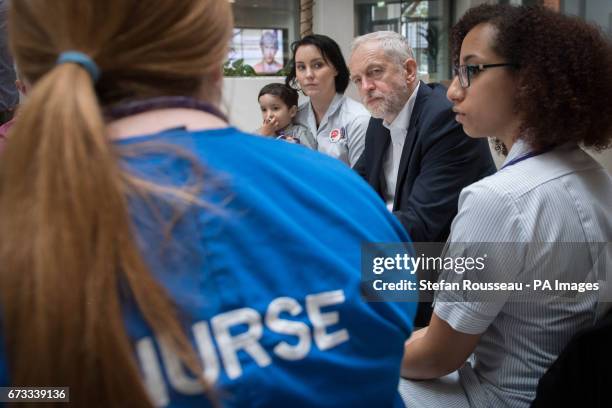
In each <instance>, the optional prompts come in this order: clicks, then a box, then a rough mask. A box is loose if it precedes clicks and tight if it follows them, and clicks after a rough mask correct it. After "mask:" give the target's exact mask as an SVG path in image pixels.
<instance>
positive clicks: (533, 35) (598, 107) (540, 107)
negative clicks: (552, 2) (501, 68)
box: [451, 5, 612, 150]
mask: <svg viewBox="0 0 612 408" xmlns="http://www.w3.org/2000/svg"><path fill="white" fill-rule="evenodd" d="M482 23H488V24H491V25H492V26H494V27H495V28H496V29H497V35H496V38H495V40H494V43H493V44H491V48H492V50H493V51H494V52H495V53H496V54H498V55H499V56H500V57H502V58H504V59H505V60H506V61H508V62H511V63H515V64H517V65H518V68H517V69H516V70H515V71H514V72H515V75H516V78H517V84H518V88H517V92H516V96H515V97H516V100H515V109H516V111H517V112H518V113H519V114H520V115H521V118H522V126H521V136H520V137H521V139H523V140H525V141H526V142H527V143H529V144H530V145H531V146H532V147H533V148H534V149H536V150H540V149H546V148H550V147H554V146H558V145H561V144H563V143H566V142H574V143H582V144H583V145H584V146H586V147H592V148H594V149H595V150H602V149H606V148H608V147H610V145H611V144H612V102H611V100H612V44H611V43H610V39H609V38H607V37H606V35H605V34H603V33H602V32H601V30H600V29H599V28H597V27H596V26H594V25H591V24H589V23H586V22H584V21H583V20H580V19H579V18H577V17H569V16H565V15H562V14H559V13H556V12H554V11H552V10H549V9H546V8H544V7H525V6H518V7H516V6H508V5H481V6H478V7H475V8H472V9H470V10H468V11H467V12H466V13H465V15H464V16H463V17H462V18H461V19H460V20H459V22H458V23H457V24H456V25H455V26H454V27H453V30H452V35H451V46H452V59H453V63H454V64H455V65H459V53H460V50H461V44H462V42H463V39H464V38H465V36H466V35H467V33H468V32H469V31H470V30H471V29H472V28H474V27H475V26H477V25H479V24H482Z"/></svg>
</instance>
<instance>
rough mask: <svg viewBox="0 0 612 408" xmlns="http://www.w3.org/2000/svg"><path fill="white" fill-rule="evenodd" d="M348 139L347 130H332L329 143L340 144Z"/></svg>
mask: <svg viewBox="0 0 612 408" xmlns="http://www.w3.org/2000/svg"><path fill="white" fill-rule="evenodd" d="M345 137H346V129H344V128H343V127H341V128H338V129H332V130H331V131H330V132H329V141H330V142H332V143H338V142H339V141H340V140H342V139H344V138H345Z"/></svg>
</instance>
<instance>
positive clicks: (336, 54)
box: [285, 34, 350, 94]
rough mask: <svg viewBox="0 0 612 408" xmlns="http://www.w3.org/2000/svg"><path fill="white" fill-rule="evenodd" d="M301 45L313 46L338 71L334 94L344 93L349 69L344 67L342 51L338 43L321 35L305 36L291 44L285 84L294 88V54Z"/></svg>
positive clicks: (347, 82)
mask: <svg viewBox="0 0 612 408" xmlns="http://www.w3.org/2000/svg"><path fill="white" fill-rule="evenodd" d="M302 45H314V46H315V47H317V48H318V49H319V51H320V52H321V55H322V56H323V59H324V60H325V62H327V63H328V64H331V65H332V66H333V67H334V68H336V71H338V75H336V79H335V85H336V92H338V93H341V94H342V93H344V91H346V88H347V87H348V84H349V77H350V73H349V69H348V67H347V66H346V61H344V57H343V56H342V51H341V50H340V46H339V45H338V43H336V42H335V41H334V40H332V39H331V38H329V37H328V36H326V35H322V34H311V35H307V36H305V37H304V38H302V39H300V40H297V41H295V42H294V43H293V44H291V61H290V62H289V74H288V75H287V78H285V84H287V86H290V87H292V88H295V87H296V84H295V83H296V78H295V53H296V51H297V49H298V48H300V47H301V46H302Z"/></svg>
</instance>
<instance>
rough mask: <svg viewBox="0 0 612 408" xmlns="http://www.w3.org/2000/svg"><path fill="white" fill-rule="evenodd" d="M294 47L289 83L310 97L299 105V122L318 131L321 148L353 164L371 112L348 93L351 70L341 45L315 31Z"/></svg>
mask: <svg viewBox="0 0 612 408" xmlns="http://www.w3.org/2000/svg"><path fill="white" fill-rule="evenodd" d="M291 51H292V58H291V62H290V71H289V75H287V78H286V80H285V83H286V84H287V85H289V86H292V87H294V88H299V89H301V90H302V92H304V95H306V96H308V97H309V99H310V100H309V101H308V102H306V103H304V104H302V105H301V106H300V107H299V109H298V113H297V116H296V119H295V120H296V122H297V123H300V124H301V125H304V126H306V127H308V128H309V130H310V132H311V133H312V134H313V135H316V139H317V143H318V150H319V151H320V152H323V153H326V154H328V155H330V156H332V157H336V158H338V159H340V160H342V161H343V162H344V163H346V164H348V165H350V166H353V165H354V164H355V163H356V162H357V160H359V157H361V153H363V148H364V143H365V133H366V130H367V128H368V123H369V122H370V114H369V113H368V111H367V110H366V109H365V108H364V107H363V105H362V104H360V103H359V102H356V101H354V100H352V99H351V98H348V97H346V96H345V95H344V91H345V90H346V88H347V87H348V84H349V76H350V74H349V70H348V67H347V66H346V62H345V61H344V57H343V56H342V51H340V47H339V46H338V44H337V43H336V42H335V41H334V40H332V39H331V38H329V37H327V36H325V35H320V34H313V35H307V36H305V37H304V38H302V39H301V40H298V41H296V42H294V43H293V44H291Z"/></svg>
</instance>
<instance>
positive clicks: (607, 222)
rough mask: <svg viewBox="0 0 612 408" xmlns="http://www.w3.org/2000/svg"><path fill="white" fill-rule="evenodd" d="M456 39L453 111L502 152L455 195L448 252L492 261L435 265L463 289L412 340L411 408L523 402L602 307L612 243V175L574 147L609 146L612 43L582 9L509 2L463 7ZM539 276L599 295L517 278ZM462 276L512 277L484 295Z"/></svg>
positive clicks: (408, 351)
mask: <svg viewBox="0 0 612 408" xmlns="http://www.w3.org/2000/svg"><path fill="white" fill-rule="evenodd" d="M452 40H453V46H454V47H453V59H454V63H455V64H456V66H457V68H456V69H455V74H456V76H455V78H454V80H453V82H452V83H451V85H450V88H449V89H448V97H449V99H450V100H451V101H452V102H453V103H454V111H455V113H456V115H457V116H456V119H457V121H458V122H459V123H461V124H462V125H463V128H464V130H465V131H466V133H467V134H468V135H469V136H471V137H492V138H495V139H497V140H499V141H500V143H502V144H503V146H504V147H505V148H506V149H507V151H508V155H507V157H506V160H505V163H504V164H503V167H502V168H501V169H500V170H499V171H498V172H497V173H496V174H494V175H492V176H490V177H487V178H485V179H483V180H481V181H479V182H477V183H475V184H473V185H471V186H469V187H467V188H465V189H464V190H463V191H462V193H461V196H460V199H459V212H458V214H457V216H456V218H455V219H454V221H453V224H452V228H451V234H450V238H449V244H448V251H447V255H446V256H451V257H453V256H454V257H458V256H461V257H463V258H464V259H466V257H473V258H478V257H481V258H482V259H483V262H484V267H483V269H482V270H481V271H478V272H473V273H471V272H463V271H458V270H454V269H452V267H450V268H448V269H446V270H443V271H442V272H441V274H442V275H441V277H440V279H444V280H445V281H446V282H450V283H455V282H458V283H459V284H460V286H459V287H460V288H461V290H444V291H440V292H438V293H437V297H436V302H435V306H434V312H433V317H432V319H431V321H430V324H429V326H428V327H427V328H424V329H422V330H420V331H417V332H415V333H414V334H413V336H412V337H411V338H410V339H409V340H408V341H407V342H406V345H405V354H404V359H403V363H402V376H403V377H404V378H406V379H409V380H403V381H402V383H401V386H400V390H401V391H402V394H403V396H404V398H405V402H406V404H407V406H409V407H419V406H422V407H428V406H439V407H444V406H453V407H461V406H463V407H468V406H469V407H527V406H529V404H530V402H531V401H532V399H533V398H534V396H535V390H536V385H537V383H538V379H539V378H540V377H541V376H542V374H543V373H544V372H545V371H546V369H547V368H548V367H549V366H550V365H551V363H552V362H553V361H554V359H555V358H556V356H557V355H558V354H559V353H560V352H561V350H562V349H563V348H564V346H565V345H566V344H567V342H568V341H569V339H570V338H571V337H572V335H573V334H574V333H576V332H577V331H579V330H581V329H582V328H585V327H588V326H589V325H591V324H593V322H594V321H595V320H596V318H597V316H598V313H599V312H600V311H601V310H600V309H599V307H600V306H602V304H600V303H599V301H600V300H602V294H603V293H604V291H603V288H601V289H602V290H601V291H598V290H594V288H598V287H599V285H600V284H602V282H598V281H599V280H601V278H602V276H601V275H599V273H600V272H602V270H600V269H597V268H596V265H598V264H597V262H601V263H603V264H607V265H610V262H612V259H609V258H610V253H611V251H592V250H593V249H594V248H598V247H599V246H601V245H603V246H604V247H605V245H606V243H609V242H610V241H612V206H611V205H610V203H612V178H611V177H610V174H609V173H608V172H607V171H606V170H605V169H604V168H603V167H602V166H601V165H600V164H598V163H597V162H596V161H595V160H593V159H592V158H591V156H589V155H588V154H587V153H585V152H584V151H583V150H582V149H581V148H580V146H584V147H588V148H594V149H595V150H601V149H604V148H606V147H608V146H610V144H611V142H612V104H610V98H611V97H612V53H611V48H610V43H609V40H608V39H606V38H605V37H604V36H603V35H602V33H601V32H600V31H599V30H598V29H597V28H595V27H593V26H590V25H588V24H587V23H585V22H583V21H580V20H578V19H577V18H571V17H566V16H563V15H560V14H558V13H555V12H553V11H550V10H547V9H544V8H527V7H512V6H502V5H483V6H479V7H476V8H474V9H471V10H469V11H468V12H467V13H466V14H465V15H464V16H463V17H462V18H461V20H460V21H459V22H458V23H457V25H456V26H455V27H454V28H453V34H452ZM485 243H488V244H485ZM560 243H566V244H567V243H572V244H571V245H569V246H567V247H565V250H560V249H561V248H560V246H561V245H562V244H560ZM599 243H603V244H599ZM608 245H609V244H608ZM606 256H607V258H605V259H602V257H606ZM531 278H537V279H538V280H548V281H549V282H553V285H554V284H555V281H559V280H561V279H563V278H565V279H566V280H569V281H572V280H573V281H574V283H577V284H578V283H580V284H587V283H588V284H590V287H591V288H592V289H593V290H588V291H587V290H585V291H575V292H566V293H565V295H571V301H567V299H566V300H562V299H560V298H559V296H558V295H559V294H558V293H557V296H556V297H555V296H546V295H545V294H544V292H538V291H536V290H531V289H530V287H529V286H518V284H519V283H521V284H523V285H531V286H533V285H534V282H530V280H531ZM466 280H471V281H476V282H479V283H487V284H488V283H506V284H507V285H508V284H513V286H512V287H509V286H499V285H498V286H487V285H485V286H484V287H493V288H497V290H496V289H493V290H492V291H490V292H487V291H481V292H479V289H478V288H477V289H470V287H473V285H472V286H467V285H465V284H464V282H465V281H466ZM502 288H506V289H502ZM513 288H514V289H513ZM604 300H605V299H604ZM608 300H609V299H608ZM470 356H471V358H470ZM468 359H469V363H468V362H467V361H468ZM411 380H428V381H411Z"/></svg>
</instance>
